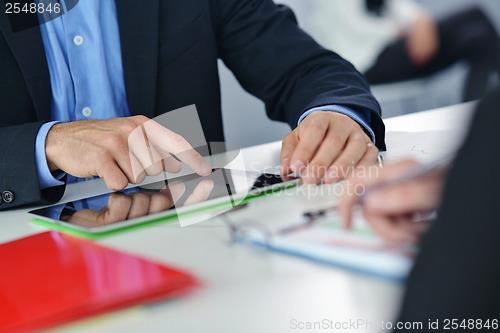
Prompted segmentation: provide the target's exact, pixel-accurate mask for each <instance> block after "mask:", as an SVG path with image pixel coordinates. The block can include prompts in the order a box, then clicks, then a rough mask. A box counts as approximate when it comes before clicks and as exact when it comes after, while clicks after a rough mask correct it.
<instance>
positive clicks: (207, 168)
mask: <svg viewBox="0 0 500 333" xmlns="http://www.w3.org/2000/svg"><path fill="white" fill-rule="evenodd" d="M201 172H203V174H206V175H209V174H211V173H212V166H210V164H208V163H206V162H205V163H203V165H202V166H201Z"/></svg>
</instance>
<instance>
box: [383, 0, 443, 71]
mask: <svg viewBox="0 0 500 333" xmlns="http://www.w3.org/2000/svg"><path fill="white" fill-rule="evenodd" d="M387 5H388V6H387V7H388V8H387V15H389V16H391V17H393V18H394V19H395V20H396V21H397V22H398V23H399V25H400V27H401V31H402V34H403V35H404V36H405V37H406V39H407V40H406V47H407V52H408V55H409V56H410V59H411V60H412V61H413V63H414V64H415V65H417V66H425V65H426V64H427V63H428V62H429V61H430V60H431V59H432V57H433V56H434V55H435V54H436V53H437V52H438V51H439V46H440V40H439V33H438V29H437V24H436V21H435V20H434V18H433V17H432V16H431V15H430V14H429V13H428V12H427V11H426V10H425V9H424V8H423V7H421V6H420V5H419V4H417V3H416V2H415V1H413V0H389V1H388V2H387Z"/></svg>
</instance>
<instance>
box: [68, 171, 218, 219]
mask: <svg viewBox="0 0 500 333" xmlns="http://www.w3.org/2000/svg"><path fill="white" fill-rule="evenodd" d="M213 188H214V183H213V181H212V180H210V179H205V180H202V181H200V182H199V183H198V184H197V186H196V187H195V189H194V190H193V192H192V193H191V194H190V195H189V196H188V197H187V199H186V200H185V201H184V203H183V204H182V206H188V205H192V204H195V203H199V202H203V201H206V200H207V199H208V197H209V196H210V193H211V192H212V190H213ZM185 192H186V186H185V185H184V184H183V183H174V184H172V185H169V186H168V187H165V188H163V189H161V190H160V191H158V192H134V193H128V194H125V193H120V192H116V193H112V194H111V195H110V197H109V200H108V203H107V205H106V207H104V208H102V209H100V210H91V209H83V210H80V211H77V212H76V213H74V214H73V215H71V216H68V217H66V218H64V220H66V221H67V222H70V223H73V224H76V225H81V226H85V227H96V226H104V225H107V224H113V223H116V222H122V221H126V220H131V219H134V218H139V217H143V216H147V215H151V214H155V213H160V212H163V211H167V210H169V209H171V208H172V207H174V206H175V205H176V204H177V203H178V201H179V199H180V198H181V197H182V196H183V195H184V193H185Z"/></svg>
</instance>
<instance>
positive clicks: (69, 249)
mask: <svg viewBox="0 0 500 333" xmlns="http://www.w3.org/2000/svg"><path fill="white" fill-rule="evenodd" d="M196 285H197V282H196V280H195V279H194V278H193V277H192V276H191V275H189V274H187V273H184V272H181V271H178V270H175V269H172V268H169V267H166V266H164V265H160V264H157V263H154V262H151V261H148V260H145V259H142V258H139V257H136V256H133V255H130V254H126V253H123V252H119V251H115V250H112V249H108V248H106V247H103V246H100V245H98V244H96V243H94V242H91V241H88V240H83V239H79V238H75V237H72V236H68V235H63V234H59V233H57V232H46V233H42V234H38V235H35V236H31V237H27V238H24V239H20V240H16V241H13V242H10V243H6V244H3V245H0V332H11V331H16V332H19V331H28V330H34V329H40V328H46V327H48V326H52V325H56V324H61V323H64V322H68V321H70V320H73V319H77V318H81V317H85V316H89V315H93V314H96V313H101V312H104V311H108V310H112V309H117V308H122V307H125V306H128V305H132V304H141V303H145V302H151V301H153V300H158V299H163V298H169V297H176V296H179V295H181V294H184V293H185V292H187V291H189V290H191V289H192V288H193V287H195V286H196Z"/></svg>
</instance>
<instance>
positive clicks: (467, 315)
mask: <svg viewBox="0 0 500 333" xmlns="http://www.w3.org/2000/svg"><path fill="white" fill-rule="evenodd" d="M499 105H500V90H497V91H496V93H495V94H493V95H491V96H490V97H488V98H486V99H485V100H484V101H483V103H482V104H481V106H480V107H479V109H478V110H477V113H476V117H475V119H474V121H473V124H472V127H471V129H470V133H469V136H468V138H467V140H466V142H465V145H464V146H463V148H462V150H461V152H460V154H459V155H458V158H457V160H456V161H455V165H454V167H453V169H452V171H451V173H450V176H449V179H448V184H447V186H446V189H445V192H444V199H443V203H442V206H441V209H440V212H439V218H438V221H437V222H436V223H435V225H434V226H433V228H432V229H431V230H430V232H429V233H428V235H427V237H426V238H425V239H424V241H423V243H422V251H421V253H420V255H419V257H418V259H417V262H416V264H415V267H414V269H413V271H412V273H411V275H410V279H409V281H408V286H407V291H406V296H405V300H404V304H403V308H402V311H401V315H400V320H401V321H422V322H423V323H424V330H423V331H428V332H431V331H435V332H443V331H444V325H445V319H457V320H458V324H460V323H461V322H462V320H464V319H465V323H466V325H468V320H469V319H482V320H483V324H484V323H485V321H486V320H487V319H489V320H490V321H489V322H490V329H489V330H488V329H483V330H481V329H479V326H474V325H475V324H474V325H473V326H471V328H473V329H466V330H463V329H462V328H460V331H461V332H471V331H478V332H481V331H483V332H493V331H495V332H496V331H498V329H499V328H497V329H496V330H493V329H491V323H492V322H491V321H492V319H496V320H497V323H498V321H500V261H499V258H500V239H499V237H500V204H499V199H500V174H499V165H500V155H499V154H498V149H497V145H498V144H499V143H500V131H498V124H500V113H499V112H498V106H499ZM428 320H431V322H435V321H436V320H439V330H429V329H426V328H427V326H426V325H427V323H428ZM499 325H500V323H499ZM448 328H449V329H450V330H451V328H452V326H451V323H450V325H448ZM415 331H417V330H415ZM453 331H455V330H453ZM404 332H408V330H405V331H404ZM418 332H422V330H420V331H418Z"/></svg>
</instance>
